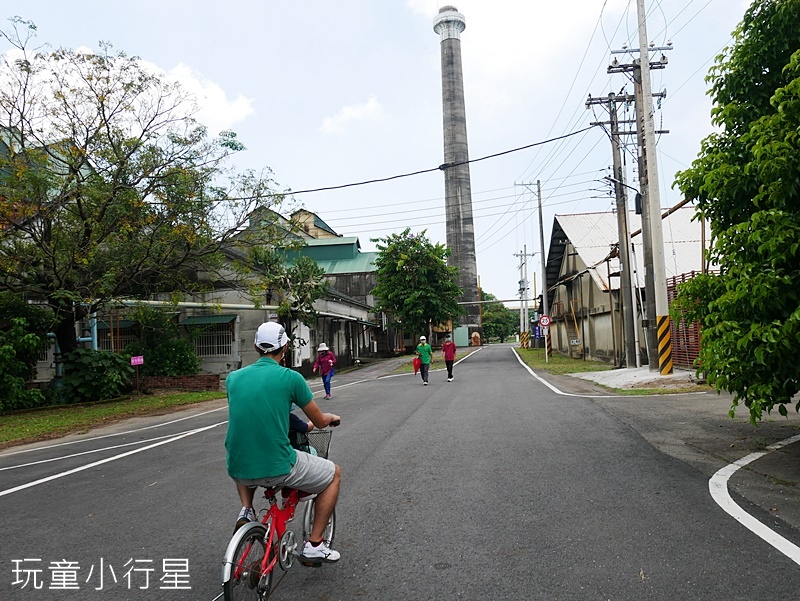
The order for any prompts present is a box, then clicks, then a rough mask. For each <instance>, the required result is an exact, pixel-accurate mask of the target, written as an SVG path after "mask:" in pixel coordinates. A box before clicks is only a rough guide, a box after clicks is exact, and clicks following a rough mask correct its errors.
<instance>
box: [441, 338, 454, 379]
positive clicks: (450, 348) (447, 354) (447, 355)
mask: <svg viewBox="0 0 800 601" xmlns="http://www.w3.org/2000/svg"><path fill="white" fill-rule="evenodd" d="M442 359H444V364H445V365H446V366H447V381H448V382H452V381H453V363H454V362H455V360H456V343H455V342H453V339H452V338H451V337H450V335H449V334H448V335H447V336H446V337H445V339H444V344H443V345H442Z"/></svg>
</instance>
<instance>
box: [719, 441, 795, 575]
mask: <svg viewBox="0 0 800 601" xmlns="http://www.w3.org/2000/svg"><path fill="white" fill-rule="evenodd" d="M798 441H800V434H798V435H797V436H792V437H791V438H787V439H786V440H782V441H780V442H776V443H775V444H773V445H770V446H768V447H767V449H766V450H765V451H759V452H757V453H751V454H750V455H747V456H746V457H742V458H741V459H739V460H738V461H734V462H733V463H731V464H730V465H726V466H725V467H723V468H722V469H721V470H719V471H718V472H717V473H716V474H714V475H713V476H712V477H711V479H710V480H709V481H708V490H709V492H710V493H711V497H712V498H713V499H714V501H716V502H717V505H719V506H720V507H722V509H723V510H724V511H725V512H726V513H727V514H728V515H730V516H731V517H732V518H733V519H735V520H736V521H737V522H739V523H740V524H742V526H744V527H745V528H747V529H748V530H750V532H752V533H753V534H755V535H756V536H758V537H759V538H761V539H762V540H763V541H765V542H767V543H769V544H770V545H772V546H773V547H775V548H776V549H777V550H778V551H780V552H781V553H783V554H784V555H786V557H788V558H789V559H791V560H792V561H793V562H795V563H796V564H798V565H800V547H798V546H797V545H795V544H794V543H792V542H790V541H788V540H786V539H785V538H784V537H783V536H781V535H780V534H778V533H777V532H775V531H774V530H771V529H770V528H768V527H767V526H765V525H764V524H762V523H761V522H759V521H758V520H757V519H756V518H754V517H753V516H752V515H750V514H749V513H747V512H746V511H745V510H744V509H742V508H741V507H740V506H739V505H737V504H736V502H735V501H734V500H733V499H732V498H731V495H730V493H729V492H728V480H729V479H730V477H731V476H732V475H733V474H735V473H736V472H737V471H738V470H739V469H740V468H742V467H744V466H746V465H748V464H750V463H752V462H754V461H756V460H757V459H761V458H762V457H764V456H765V455H768V454H769V453H771V452H773V451H776V450H778V449H780V448H782V447H785V446H787V445H790V444H792V443H795V442H798Z"/></svg>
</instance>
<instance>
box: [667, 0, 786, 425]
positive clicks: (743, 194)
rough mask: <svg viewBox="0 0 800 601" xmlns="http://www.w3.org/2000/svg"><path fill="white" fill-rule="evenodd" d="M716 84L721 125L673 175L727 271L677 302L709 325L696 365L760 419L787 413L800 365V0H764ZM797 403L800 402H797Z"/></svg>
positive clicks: (703, 279) (717, 69)
mask: <svg viewBox="0 0 800 601" xmlns="http://www.w3.org/2000/svg"><path fill="white" fill-rule="evenodd" d="M733 37H734V41H733V43H732V45H731V46H730V47H728V48H726V49H725V50H724V51H723V53H722V54H721V55H720V56H719V57H717V61H716V63H715V65H714V67H713V68H712V69H711V71H710V73H709V76H708V78H707V79H708V81H709V82H710V83H711V89H710V92H709V93H710V95H711V96H712V98H713V100H714V107H713V110H712V121H713V123H714V124H715V125H716V126H717V127H718V128H719V131H718V132H716V133H713V134H711V135H710V136H708V137H707V138H706V139H705V140H704V141H703V143H702V148H701V152H700V154H699V156H698V158H697V159H696V160H695V161H694V162H693V163H692V167H691V168H690V169H687V170H686V171H683V172H681V173H679V174H678V175H677V182H676V184H677V185H678V187H679V188H680V189H681V191H682V192H683V193H684V194H685V195H686V196H687V197H689V198H695V199H697V201H698V214H699V215H701V216H702V217H704V218H705V219H706V220H708V222H709V224H710V227H711V232H712V247H711V250H710V253H709V254H710V258H711V259H712V260H713V261H715V262H716V263H717V264H718V265H719V274H718V275H705V276H700V277H697V278H695V279H694V280H693V281H691V282H689V283H687V284H685V285H684V286H683V288H682V290H681V293H680V296H679V303H678V307H677V309H679V310H683V311H685V312H686V316H687V317H688V318H689V319H697V320H699V322H700V323H701V325H702V328H703V340H702V348H701V352H700V358H699V368H700V369H701V370H703V371H705V372H706V373H707V374H708V379H709V381H710V382H712V383H713V384H714V385H715V386H716V388H717V389H718V390H727V391H730V392H732V393H733V395H734V399H733V406H732V407H731V416H733V414H734V412H735V410H736V407H737V405H738V404H740V403H743V404H744V405H745V406H746V407H747V408H748V409H749V411H750V420H751V422H753V423H754V424H755V423H757V422H758V421H759V420H761V419H762V418H763V412H764V411H767V412H770V411H771V410H772V409H773V408H774V407H775V406H776V405H777V407H778V410H779V412H780V413H781V414H782V415H786V414H787V408H786V404H787V403H790V402H791V401H792V397H793V396H794V395H795V394H796V393H797V392H798V386H799V383H800V380H799V379H800V371H798V369H797V364H796V361H797V356H798V354H800V286H798V282H800V0H758V1H756V2H753V4H752V5H751V6H750V8H749V9H748V10H747V11H746V13H745V15H744V18H743V20H742V22H741V23H740V24H739V25H738V26H737V28H736V30H735V31H734V33H733ZM796 409H798V410H800V404H798V406H797V407H796Z"/></svg>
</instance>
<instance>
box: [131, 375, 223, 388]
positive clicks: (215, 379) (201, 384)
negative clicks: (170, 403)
mask: <svg viewBox="0 0 800 601" xmlns="http://www.w3.org/2000/svg"><path fill="white" fill-rule="evenodd" d="M142 384H143V386H144V387H145V388H173V389H177V390H219V375H217V374H197V375H194V376H148V377H146V378H143V383H142Z"/></svg>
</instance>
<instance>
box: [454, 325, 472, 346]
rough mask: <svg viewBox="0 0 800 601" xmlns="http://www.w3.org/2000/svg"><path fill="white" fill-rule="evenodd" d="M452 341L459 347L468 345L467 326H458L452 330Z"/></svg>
mask: <svg viewBox="0 0 800 601" xmlns="http://www.w3.org/2000/svg"><path fill="white" fill-rule="evenodd" d="M453 342H455V343H456V346H457V347H459V348H461V347H464V346H469V326H459V327H457V328H456V329H455V330H454V331H453Z"/></svg>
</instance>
